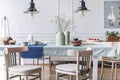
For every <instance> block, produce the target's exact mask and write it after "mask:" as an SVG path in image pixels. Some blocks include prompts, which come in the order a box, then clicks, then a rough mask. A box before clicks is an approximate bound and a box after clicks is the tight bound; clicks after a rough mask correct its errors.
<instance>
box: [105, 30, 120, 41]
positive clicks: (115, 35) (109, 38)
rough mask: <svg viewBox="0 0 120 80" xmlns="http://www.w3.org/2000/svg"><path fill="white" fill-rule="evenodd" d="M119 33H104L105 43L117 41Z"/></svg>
mask: <svg viewBox="0 0 120 80" xmlns="http://www.w3.org/2000/svg"><path fill="white" fill-rule="evenodd" d="M119 38H120V36H119V33H118V32H117V31H106V41H108V42H117V41H119Z"/></svg>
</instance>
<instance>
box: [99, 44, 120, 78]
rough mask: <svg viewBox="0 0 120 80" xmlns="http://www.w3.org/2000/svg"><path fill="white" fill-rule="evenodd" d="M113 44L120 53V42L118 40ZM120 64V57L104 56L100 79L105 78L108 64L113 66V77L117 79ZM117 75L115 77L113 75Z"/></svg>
mask: <svg viewBox="0 0 120 80" xmlns="http://www.w3.org/2000/svg"><path fill="white" fill-rule="evenodd" d="M112 45H113V46H114V47H115V49H116V53H118V55H119V53H120V44H119V43H117V42H113V43H112ZM119 64H120V57H119V56H118V57H102V64H101V74H100V79H101V80H103V73H104V71H105V70H104V67H105V66H108V67H111V79H112V80H117V67H118V65H119ZM114 75H115V77H113V76H114Z"/></svg>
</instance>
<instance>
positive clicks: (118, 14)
mask: <svg viewBox="0 0 120 80" xmlns="http://www.w3.org/2000/svg"><path fill="white" fill-rule="evenodd" d="M104 28H120V1H104Z"/></svg>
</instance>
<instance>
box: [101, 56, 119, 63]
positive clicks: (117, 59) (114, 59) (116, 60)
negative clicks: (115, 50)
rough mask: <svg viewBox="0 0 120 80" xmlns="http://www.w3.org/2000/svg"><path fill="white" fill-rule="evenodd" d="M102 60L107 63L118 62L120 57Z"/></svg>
mask: <svg viewBox="0 0 120 80" xmlns="http://www.w3.org/2000/svg"><path fill="white" fill-rule="evenodd" d="M102 59H103V61H107V62H120V57H103V58H102Z"/></svg>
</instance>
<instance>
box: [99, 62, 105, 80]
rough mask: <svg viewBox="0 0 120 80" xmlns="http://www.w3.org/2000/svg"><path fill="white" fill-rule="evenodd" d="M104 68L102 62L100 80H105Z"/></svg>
mask: <svg viewBox="0 0 120 80" xmlns="http://www.w3.org/2000/svg"><path fill="white" fill-rule="evenodd" d="M103 66H104V62H103V61H102V64H101V73H100V80H102V79H103V71H104V70H103Z"/></svg>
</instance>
